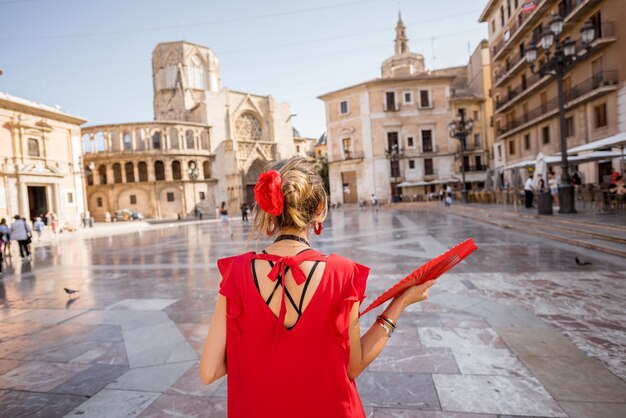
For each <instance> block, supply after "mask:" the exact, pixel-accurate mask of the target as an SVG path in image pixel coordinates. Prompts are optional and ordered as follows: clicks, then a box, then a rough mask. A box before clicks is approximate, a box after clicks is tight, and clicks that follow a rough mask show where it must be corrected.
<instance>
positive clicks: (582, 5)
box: [480, 0, 626, 183]
mask: <svg viewBox="0 0 626 418" xmlns="http://www.w3.org/2000/svg"><path fill="white" fill-rule="evenodd" d="M522 3H523V2H522V1H519V2H517V1H515V2H513V1H508V0H491V1H489V3H488V4H487V7H486V8H485V10H484V11H483V13H482V15H481V17H480V21H481V22H485V23H487V24H488V25H489V46H490V49H491V55H492V70H493V97H494V102H495V125H496V132H497V137H496V142H495V165H496V166H497V167H505V166H510V165H513V164H515V163H520V162H524V161H528V160H535V159H536V158H537V156H538V155H539V154H543V155H556V154H557V153H559V152H560V151H561V146H560V125H559V121H558V98H557V83H556V81H555V80H554V79H553V77H551V76H543V77H542V76H541V75H539V74H534V73H533V72H532V71H531V68H530V66H529V64H528V63H527V61H526V59H525V50H526V47H527V46H528V45H529V44H530V43H531V42H534V43H536V44H538V40H539V38H540V37H541V33H542V31H543V30H544V29H545V28H546V27H548V26H549V24H550V21H551V19H552V15H553V14H557V13H558V14H560V15H561V16H562V17H563V23H564V25H563V33H562V34H561V39H566V38H570V39H572V40H575V41H576V42H577V48H580V47H581V46H582V43H581V40H580V37H581V35H580V29H581V28H582V26H583V24H584V23H585V22H588V21H591V22H592V23H593V25H594V26H595V28H596V39H595V41H594V42H593V44H592V47H593V48H592V52H591V54H589V55H586V56H584V57H583V56H582V55H581V58H580V59H579V61H578V63H577V64H576V66H574V67H573V68H572V69H571V70H570V71H569V72H568V73H567V74H566V75H565V78H564V88H565V100H566V103H565V112H566V114H565V117H566V119H567V121H566V124H567V146H568V148H573V147H575V146H578V145H582V144H585V143H588V142H591V141H595V140H599V139H603V138H606V137H609V136H612V135H615V134H617V133H619V132H624V131H626V117H624V115H625V114H626V100H624V97H625V96H626V71H625V68H626V55H625V54H624V51H625V50H626V32H625V30H626V28H625V27H624V26H623V25H620V24H619V20H618V19H619V17H621V16H625V15H626V2H624V1H623V0H566V1H561V2H555V1H548V0H537V1H535V4H536V8H535V10H533V11H531V12H527V13H525V12H524V11H523V10H522V8H521V6H522ZM544 59H545V54H544V52H543V50H542V48H541V47H539V48H538V56H537V62H541V61H542V60H544ZM611 165H613V166H614V167H615V168H618V167H619V163H618V161H617V160H614V161H610V160H609V161H603V162H600V163H598V162H590V163H586V164H580V166H579V167H578V169H579V170H580V171H581V172H582V173H583V181H584V182H585V183H596V182H599V181H601V180H602V178H601V177H602V174H603V173H605V172H606V170H607V169H608V168H610V166H611ZM554 171H555V172H556V173H557V175H558V174H559V172H560V166H558V165H555V166H554Z"/></svg>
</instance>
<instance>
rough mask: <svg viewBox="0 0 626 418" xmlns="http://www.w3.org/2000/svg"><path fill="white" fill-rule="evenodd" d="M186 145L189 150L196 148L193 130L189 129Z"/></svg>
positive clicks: (186, 134) (186, 135) (186, 133)
mask: <svg viewBox="0 0 626 418" xmlns="http://www.w3.org/2000/svg"><path fill="white" fill-rule="evenodd" d="M185 145H186V147H187V149H195V148H196V147H195V144H194V140H193V131H192V130H191V129H187V132H185Z"/></svg>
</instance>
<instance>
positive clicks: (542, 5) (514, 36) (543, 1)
mask: <svg viewBox="0 0 626 418" xmlns="http://www.w3.org/2000/svg"><path fill="white" fill-rule="evenodd" d="M552 4H554V2H553V1H552V0H550V1H548V0H538V1H537V8H536V9H535V10H534V11H532V12H531V13H530V14H524V13H521V12H520V13H519V15H518V16H519V17H518V19H517V20H513V24H511V25H510V26H509V27H508V29H507V30H506V31H504V34H506V33H508V34H509V36H508V38H507V39H506V40H505V39H504V38H503V39H502V40H501V41H500V42H498V43H496V44H495V45H494V46H493V48H492V49H491V52H492V56H493V58H492V62H495V61H497V60H498V59H499V58H500V57H501V56H502V54H503V53H504V52H508V51H510V49H511V47H512V46H513V45H515V44H516V42H517V41H518V40H519V39H520V38H521V35H523V33H525V29H527V28H528V27H530V26H531V25H533V24H535V23H536V22H538V21H539V20H541V18H542V17H544V16H545V11H546V8H547V7H548V6H549V5H552Z"/></svg>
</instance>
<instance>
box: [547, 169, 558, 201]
mask: <svg viewBox="0 0 626 418" xmlns="http://www.w3.org/2000/svg"><path fill="white" fill-rule="evenodd" d="M548 187H549V188H550V194H551V195H552V204H553V205H554V206H560V204H559V203H560V202H559V181H558V180H557V179H556V176H555V175H554V173H548Z"/></svg>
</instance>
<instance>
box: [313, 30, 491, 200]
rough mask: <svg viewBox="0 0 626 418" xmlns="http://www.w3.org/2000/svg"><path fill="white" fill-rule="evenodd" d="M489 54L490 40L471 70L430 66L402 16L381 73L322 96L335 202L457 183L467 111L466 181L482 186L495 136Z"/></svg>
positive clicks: (408, 194)
mask: <svg viewBox="0 0 626 418" xmlns="http://www.w3.org/2000/svg"><path fill="white" fill-rule="evenodd" d="M488 52H489V51H488V48H487V45H486V43H483V44H481V46H479V48H478V49H477V51H476V52H475V53H474V55H473V57H472V59H471V60H470V64H471V65H470V67H471V70H470V71H468V67H466V66H462V67H453V68H445V69H439V70H427V69H426V67H425V63H424V57H423V56H422V55H421V54H418V53H412V52H411V51H410V50H409V46H408V39H407V37H406V33H405V26H404V23H403V22H402V19H401V18H399V20H398V23H397V26H396V38H395V54H394V55H393V56H392V57H390V58H389V59H387V60H385V61H384V62H383V64H382V67H381V73H382V77H381V78H377V79H374V80H370V81H366V82H363V83H360V84H357V85H354V86H350V87H346V88H343V89H340V90H337V91H333V92H330V93H326V94H323V95H321V96H320V97H319V98H320V99H321V100H323V101H324V103H325V106H326V125H327V132H326V144H327V145H326V146H327V149H326V152H327V156H328V162H329V178H330V193H331V200H332V201H333V202H341V203H356V202H358V201H359V200H361V199H365V200H369V199H370V198H371V195H372V194H373V195H375V196H376V197H377V199H378V200H379V201H390V200H392V199H397V198H402V199H404V200H408V199H412V198H413V196H415V195H418V196H420V197H421V196H424V195H425V194H427V193H430V192H434V191H438V190H439V189H441V188H442V187H444V185H446V184H454V185H458V184H459V183H460V181H461V180H460V179H461V175H460V173H461V164H462V162H461V161H460V142H459V141H458V140H456V139H453V138H450V137H449V135H448V124H449V123H450V122H451V121H452V120H453V119H454V118H455V117H456V113H457V111H458V109H460V108H463V109H465V112H466V114H467V117H468V118H474V119H476V122H475V125H474V126H475V128H474V132H473V133H472V135H471V136H470V137H469V138H467V140H466V144H465V145H466V150H467V154H466V158H465V161H464V163H465V168H466V169H467V170H466V171H467V176H466V182H467V183H468V187H474V188H478V187H482V185H483V183H484V181H485V177H486V168H487V166H488V164H489V154H488V146H489V141H492V137H491V136H490V135H488V134H486V131H487V130H488V129H489V123H490V118H489V116H490V115H489V114H488V113H486V112H485V94H484V92H485V91H486V90H485V89H487V91H488V88H489V82H488V79H486V78H485V77H483V71H484V69H485V68H487V69H488V68H489V53H488ZM487 74H488V72H487ZM468 77H469V78H468ZM470 79H471V80H470Z"/></svg>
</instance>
